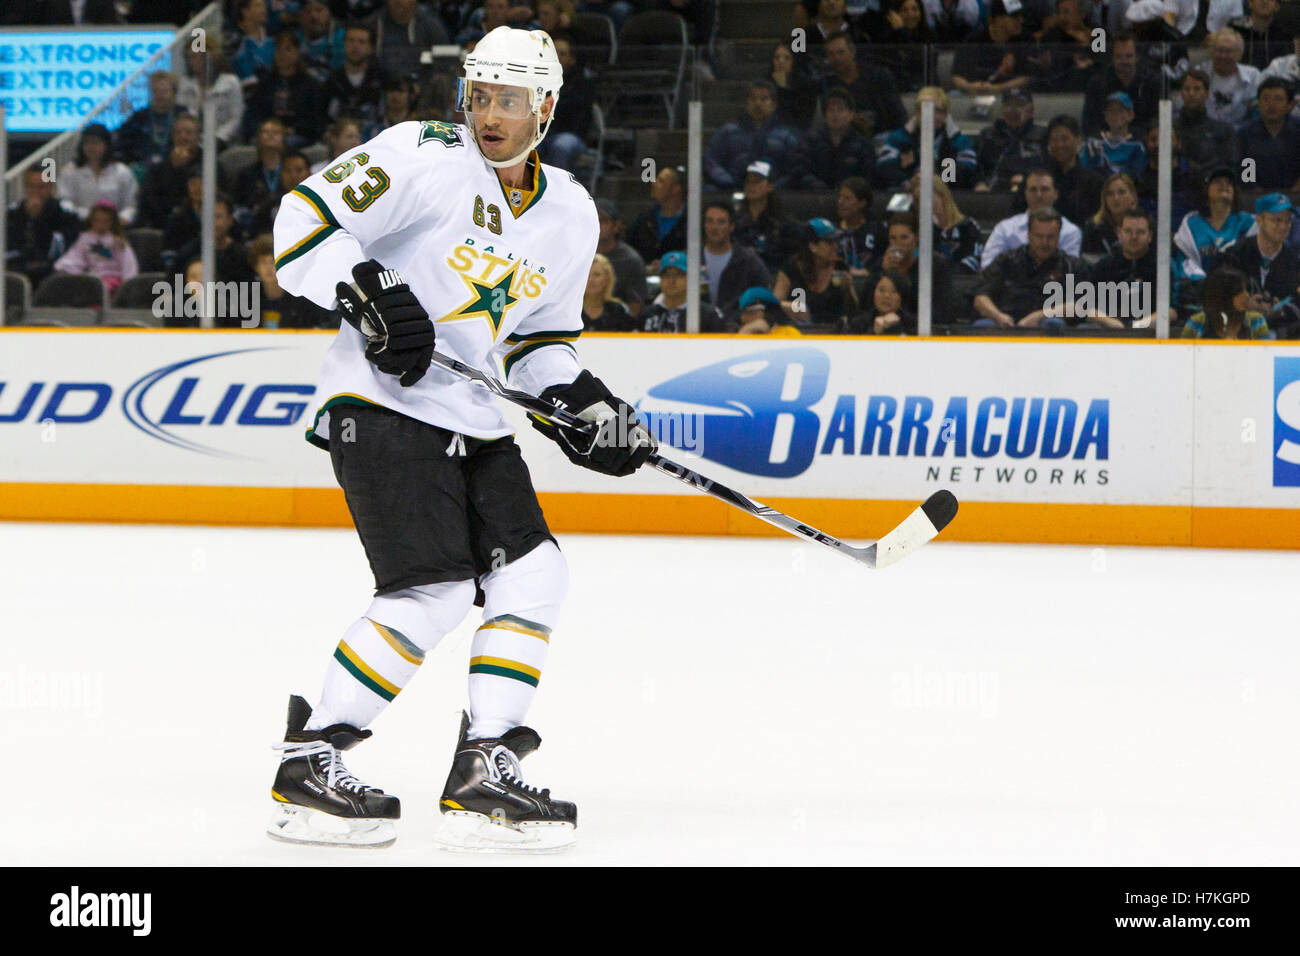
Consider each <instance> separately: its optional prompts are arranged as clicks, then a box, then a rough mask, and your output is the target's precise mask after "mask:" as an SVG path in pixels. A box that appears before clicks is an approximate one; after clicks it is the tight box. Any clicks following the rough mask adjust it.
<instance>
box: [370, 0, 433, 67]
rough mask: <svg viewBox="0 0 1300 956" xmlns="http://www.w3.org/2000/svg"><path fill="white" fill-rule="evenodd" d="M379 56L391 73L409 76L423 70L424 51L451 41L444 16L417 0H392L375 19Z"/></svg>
mask: <svg viewBox="0 0 1300 956" xmlns="http://www.w3.org/2000/svg"><path fill="white" fill-rule="evenodd" d="M375 28H376V30H377V31H378V32H379V59H380V60H381V61H382V62H383V64H384V66H385V68H386V69H387V70H388V71H389V72H390V73H396V74H398V75H399V76H406V77H409V76H411V75H413V74H415V73H419V72H420V71H421V70H422V69H423V67H422V66H421V64H420V54H422V53H424V52H426V51H428V50H429V49H431V48H432V47H434V46H436V45H440V44H445V43H447V42H448V37H447V28H446V27H445V26H444V25H443V22H442V18H441V17H439V16H438V15H436V14H435V13H434V12H433V11H432V10H430V9H429V8H428V7H425V6H422V5H421V6H416V3H415V0H388V2H387V3H386V4H384V9H383V12H382V13H380V14H379V15H378V17H377V18H376V20H375Z"/></svg>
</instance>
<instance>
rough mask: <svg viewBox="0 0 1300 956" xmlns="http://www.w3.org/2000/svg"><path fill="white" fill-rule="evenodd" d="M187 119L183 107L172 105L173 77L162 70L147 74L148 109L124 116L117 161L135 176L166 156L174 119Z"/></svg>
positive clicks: (174, 100) (118, 136)
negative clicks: (128, 167)
mask: <svg viewBox="0 0 1300 956" xmlns="http://www.w3.org/2000/svg"><path fill="white" fill-rule="evenodd" d="M188 115H189V114H188V113H186V111H185V107H183V106H179V105H177V103H176V77H174V76H173V75H172V74H170V73H168V72H167V71H166V70H157V71H156V72H154V73H151V74H149V105H148V106H146V107H144V108H142V109H138V110H136V111H135V112H134V113H132V114H131V115H130V116H128V117H127V119H126V122H124V123H123V124H122V125H121V127H120V128H119V129H118V131H117V155H118V158H119V159H121V160H122V162H124V163H127V164H128V165H130V166H132V167H133V171H134V172H136V174H137V175H139V170H142V169H148V168H149V166H150V165H151V164H153V163H156V162H158V161H159V160H160V159H162V158H163V157H164V156H166V155H167V150H168V144H169V143H170V142H171V140H172V124H173V123H174V122H175V121H176V119H177V117H180V116H188Z"/></svg>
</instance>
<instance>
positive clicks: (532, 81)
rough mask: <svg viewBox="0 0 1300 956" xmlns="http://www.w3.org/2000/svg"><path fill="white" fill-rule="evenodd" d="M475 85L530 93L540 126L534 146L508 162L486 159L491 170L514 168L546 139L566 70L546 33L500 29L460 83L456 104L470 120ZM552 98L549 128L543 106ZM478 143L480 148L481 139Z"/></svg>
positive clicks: (473, 57)
mask: <svg viewBox="0 0 1300 956" xmlns="http://www.w3.org/2000/svg"><path fill="white" fill-rule="evenodd" d="M475 81H480V82H483V83H497V84H501V85H503V86H520V87H523V88H524V89H526V90H527V91H528V105H529V109H530V111H531V113H532V116H533V121H534V122H535V123H536V124H537V128H536V132H535V133H534V136H533V140H532V142H531V143H529V144H528V146H527V147H526V148H525V149H524V150H523V152H521V153H519V154H518V155H517V156H513V157H511V158H510V159H507V160H494V159H488V158H487V157H486V156H484V157H483V159H484V160H485V161H486V162H487V164H488V165H489V166H496V167H498V168H501V167H506V166H514V165H515V164H516V163H518V162H520V161H521V160H522V159H523V158H524V157H526V156H527V155H528V154H529V153H530V152H532V151H533V150H534V149H536V148H537V145H538V144H539V143H540V142H541V141H542V140H543V139H545V138H546V131H547V130H548V129H550V127H551V120H552V119H554V118H555V106H558V105H559V102H560V87H561V86H562V85H563V84H564V68H563V67H561V66H560V60H559V58H558V57H557V56H556V55H555V44H554V43H552V42H551V38H550V36H549V35H548V34H547V32H546V31H545V30H516V29H514V28H512V27H506V26H500V27H497V28H496V29H494V30H493V31H492V32H491V33H489V34H488V35H487V36H485V37H484V38H483V39H481V40H479V41H478V43H477V44H476V45H475V47H474V52H472V53H470V54H469V55H468V56H466V57H465V76H464V77H463V78H461V79H460V80H458V81H457V91H456V104H457V107H458V108H459V109H460V110H461V112H463V113H464V114H465V115H466V117H467V118H469V117H472V113H471V112H470V108H469V107H470V96H471V95H472V91H473V86H474V82H475ZM548 94H549V95H550V96H552V97H554V105H553V106H552V108H551V115H550V117H549V118H548V119H547V120H546V125H545V126H542V125H541V112H542V105H543V104H544V103H545V102H546V97H547V95H548ZM472 125H473V124H472V120H471V126H472ZM475 143H476V144H477V139H476V140H475Z"/></svg>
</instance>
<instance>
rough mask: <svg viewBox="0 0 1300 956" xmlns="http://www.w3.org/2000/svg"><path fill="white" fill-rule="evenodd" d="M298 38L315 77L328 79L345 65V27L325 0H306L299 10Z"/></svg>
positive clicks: (320, 79)
mask: <svg viewBox="0 0 1300 956" xmlns="http://www.w3.org/2000/svg"><path fill="white" fill-rule="evenodd" d="M298 27H299V29H298V42H299V43H300V44H301V45H302V57H303V60H304V61H306V66H307V71H308V72H309V73H311V75H312V79H314V80H316V81H317V82H320V83H324V82H325V78H326V77H328V76H329V75H330V74H331V73H333V72H334V71H335V70H337V69H339V68H340V67H341V66H343V28H342V27H341V26H338V25H337V24H336V23H335V22H334V18H333V17H332V16H331V15H330V8H329V4H328V3H326V2H325V0H305V2H304V3H303V5H302V9H301V10H300V11H299V12H298Z"/></svg>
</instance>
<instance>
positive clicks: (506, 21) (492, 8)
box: [456, 0, 532, 46]
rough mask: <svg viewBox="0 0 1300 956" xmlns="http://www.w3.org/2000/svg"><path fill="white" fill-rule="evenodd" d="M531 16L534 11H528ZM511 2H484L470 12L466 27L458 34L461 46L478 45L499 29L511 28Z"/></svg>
mask: <svg viewBox="0 0 1300 956" xmlns="http://www.w3.org/2000/svg"><path fill="white" fill-rule="evenodd" d="M528 12H529V14H530V15H531V13H532V10H529V11H528ZM511 25H512V24H511V23H510V3H509V0H483V5H482V6H481V7H479V8H478V9H476V10H473V11H471V12H470V15H469V17H468V18H467V19H466V21H465V25H464V27H463V28H462V29H461V31H460V32H459V33H457V34H456V43H457V44H458V45H459V46H468V45H470V44H472V43H477V42H478V41H479V40H481V39H483V38H484V37H485V36H487V35H488V34H489V33H491V32H492V31H493V30H495V29H496V28H497V27H503V26H511Z"/></svg>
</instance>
